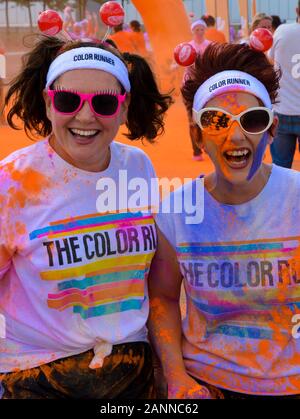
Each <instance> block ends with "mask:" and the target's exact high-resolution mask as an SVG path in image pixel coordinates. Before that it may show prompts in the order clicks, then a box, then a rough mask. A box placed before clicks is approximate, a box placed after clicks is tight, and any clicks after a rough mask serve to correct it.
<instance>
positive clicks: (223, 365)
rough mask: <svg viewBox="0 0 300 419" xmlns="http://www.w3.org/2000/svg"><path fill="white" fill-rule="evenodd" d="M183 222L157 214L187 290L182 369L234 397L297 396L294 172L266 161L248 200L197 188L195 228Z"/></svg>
mask: <svg viewBox="0 0 300 419" xmlns="http://www.w3.org/2000/svg"><path fill="white" fill-rule="evenodd" d="M192 187H194V186H193V183H190V184H189V185H188V186H186V188H184V189H183V191H184V193H188V192H189V191H191V188H192ZM175 194H179V195H180V194H182V190H178V191H176V192H175ZM173 197H174V196H173ZM184 217H185V215H184V214H173V215H169V214H159V215H158V217H157V223H158V227H159V228H160V229H161V230H162V232H163V233H164V234H165V236H166V237H167V239H168V240H169V241H170V243H171V244H172V245H173V247H174V248H175V249H176V252H177V260H178V263H179V266H180V270H181V273H182V276H183V281H184V287H185V290H186V294H187V313H186V317H185V318H184V320H183V347H182V349H183V357H184V362H185V366H186V369H187V371H188V373H189V374H191V375H192V376H194V377H196V378H199V379H201V380H203V381H205V382H207V383H210V384H213V385H216V386H218V387H221V388H225V389H228V390H231V391H235V392H242V393H249V394H260V395H284V394H286V395H288V394H300V339H296V337H297V335H295V334H294V337H293V335H292V331H293V328H296V325H295V324H293V321H292V319H293V316H295V315H297V314H300V222H299V220H300V173H299V172H296V171H293V170H287V169H284V168H280V167H277V166H275V165H273V167H272V173H271V176H270V178H269V180H268V183H267V184H266V186H265V187H264V189H263V190H262V192H261V193H260V194H259V195H258V196H257V197H256V198H254V199H253V200H251V201H250V202H248V203H245V204H242V205H224V204H221V203H219V202H217V201H216V200H215V199H214V198H213V197H212V196H211V195H210V194H209V193H208V192H207V191H205V192H204V220H203V222H202V223H201V224H198V225H187V224H186V223H185V218H184ZM299 323H300V320H299V321H298V324H299ZM294 331H295V330H294Z"/></svg>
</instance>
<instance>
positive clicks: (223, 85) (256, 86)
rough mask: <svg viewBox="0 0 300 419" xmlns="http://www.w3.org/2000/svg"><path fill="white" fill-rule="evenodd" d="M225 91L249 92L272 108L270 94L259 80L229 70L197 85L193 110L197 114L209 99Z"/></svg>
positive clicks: (246, 74)
mask: <svg viewBox="0 0 300 419" xmlns="http://www.w3.org/2000/svg"><path fill="white" fill-rule="evenodd" d="M227 92H245V93H251V94H252V95H254V96H256V97H257V98H258V99H260V100H261V101H262V102H263V104H264V106H265V107H266V108H269V109H272V102H271V99H270V95H269V93H268V91H267V89H266V88H265V86H264V85H263V84H262V83H261V82H260V81H259V80H257V79H256V78H255V77H253V76H251V75H250V74H248V73H244V72H243V71H235V70H230V71H223V72H222V73H218V74H216V75H214V76H213V77H211V78H210V79H208V80H206V81H205V82H204V83H203V84H202V85H201V86H200V87H199V89H198V90H197V92H196V94H195V97H194V103H193V112H194V113H196V114H197V113H198V112H199V111H200V110H201V109H202V108H203V107H204V106H205V104H206V103H207V102H209V101H210V100H211V99H213V98H214V97H216V96H218V95H221V94H223V93H227ZM195 122H196V120H195Z"/></svg>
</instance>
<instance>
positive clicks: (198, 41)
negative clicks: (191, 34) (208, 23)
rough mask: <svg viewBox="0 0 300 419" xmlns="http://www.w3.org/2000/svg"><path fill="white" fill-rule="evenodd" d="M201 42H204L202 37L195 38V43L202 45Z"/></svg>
mask: <svg viewBox="0 0 300 419" xmlns="http://www.w3.org/2000/svg"><path fill="white" fill-rule="evenodd" d="M203 41H204V36H196V37H195V42H196V43H197V44H202V42H203Z"/></svg>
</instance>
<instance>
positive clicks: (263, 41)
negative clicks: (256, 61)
mask: <svg viewBox="0 0 300 419" xmlns="http://www.w3.org/2000/svg"><path fill="white" fill-rule="evenodd" d="M272 45H273V35H272V33H271V32H270V31H269V30H268V29H266V28H258V29H255V31H253V32H252V33H251V35H250V47H251V48H252V49H254V50H256V51H262V52H266V51H268V50H269V49H270V48H271V47H272Z"/></svg>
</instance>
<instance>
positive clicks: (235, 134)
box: [227, 121, 246, 145]
mask: <svg viewBox="0 0 300 419" xmlns="http://www.w3.org/2000/svg"><path fill="white" fill-rule="evenodd" d="M227 140H228V141H230V142H231V143H234V144H235V145H239V144H241V143H243V142H244V141H245V140H246V135H245V132H244V131H243V130H242V128H241V127H240V125H239V123H238V122H237V121H233V123H232V125H231V127H230V128H229V130H228V133H227Z"/></svg>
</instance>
